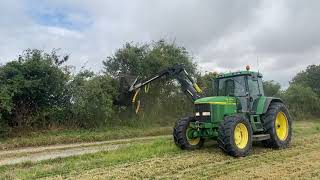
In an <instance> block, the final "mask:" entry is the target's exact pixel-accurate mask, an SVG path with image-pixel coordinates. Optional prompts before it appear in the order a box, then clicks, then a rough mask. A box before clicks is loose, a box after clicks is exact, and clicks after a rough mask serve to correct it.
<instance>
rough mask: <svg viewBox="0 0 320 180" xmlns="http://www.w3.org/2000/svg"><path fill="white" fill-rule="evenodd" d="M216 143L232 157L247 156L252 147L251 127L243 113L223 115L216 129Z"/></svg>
mask: <svg viewBox="0 0 320 180" xmlns="http://www.w3.org/2000/svg"><path fill="white" fill-rule="evenodd" d="M218 145H219V147H220V148H221V149H222V150H223V151H224V152H226V153H227V154H229V155H231V156H234V157H243V156H247V155H248V154H249V153H250V152H251V149H252V128H251V125H250V123H249V120H248V119H247V118H246V117H245V116H243V115H234V116H227V117H225V119H224V121H223V122H221V124H220V127H219V130H218Z"/></svg>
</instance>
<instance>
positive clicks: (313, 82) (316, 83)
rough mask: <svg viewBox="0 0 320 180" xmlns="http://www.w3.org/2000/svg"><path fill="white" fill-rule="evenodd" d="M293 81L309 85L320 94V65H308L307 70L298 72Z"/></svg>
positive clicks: (293, 82)
mask: <svg viewBox="0 0 320 180" xmlns="http://www.w3.org/2000/svg"><path fill="white" fill-rule="evenodd" d="M291 83H292V84H301V85H303V86H308V87H310V88H311V89H312V91H314V92H315V93H317V94H318V96H320V65H310V66H308V67H307V69H306V70H304V71H301V72H300V73H298V74H297V75H296V76H295V77H294V78H293V80H292V82H291Z"/></svg>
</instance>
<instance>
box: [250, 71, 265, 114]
mask: <svg viewBox="0 0 320 180" xmlns="http://www.w3.org/2000/svg"><path fill="white" fill-rule="evenodd" d="M259 81H261V78H258V77H256V76H248V89H249V111H250V112H253V111H255V108H254V107H255V106H256V105H255V104H256V103H258V100H259V98H260V97H261V96H262V95H263V92H262V89H263V88H262V87H260V86H262V81H261V82H259Z"/></svg>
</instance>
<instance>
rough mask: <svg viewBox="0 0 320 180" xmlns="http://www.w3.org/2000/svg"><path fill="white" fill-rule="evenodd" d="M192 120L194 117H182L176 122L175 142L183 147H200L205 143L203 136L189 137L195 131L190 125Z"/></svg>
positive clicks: (174, 130)
mask: <svg viewBox="0 0 320 180" xmlns="http://www.w3.org/2000/svg"><path fill="white" fill-rule="evenodd" d="M192 120H193V118H192V117H186V118H182V119H180V120H178V121H177V122H176V125H175V127H174V129H173V139H174V142H175V144H176V145H177V146H178V147H180V148H181V149H199V148H201V147H202V146H203V144H204V139H203V138H200V137H197V138H189V134H190V133H192V132H193V131H194V130H193V129H192V128H191V127H190V122H192Z"/></svg>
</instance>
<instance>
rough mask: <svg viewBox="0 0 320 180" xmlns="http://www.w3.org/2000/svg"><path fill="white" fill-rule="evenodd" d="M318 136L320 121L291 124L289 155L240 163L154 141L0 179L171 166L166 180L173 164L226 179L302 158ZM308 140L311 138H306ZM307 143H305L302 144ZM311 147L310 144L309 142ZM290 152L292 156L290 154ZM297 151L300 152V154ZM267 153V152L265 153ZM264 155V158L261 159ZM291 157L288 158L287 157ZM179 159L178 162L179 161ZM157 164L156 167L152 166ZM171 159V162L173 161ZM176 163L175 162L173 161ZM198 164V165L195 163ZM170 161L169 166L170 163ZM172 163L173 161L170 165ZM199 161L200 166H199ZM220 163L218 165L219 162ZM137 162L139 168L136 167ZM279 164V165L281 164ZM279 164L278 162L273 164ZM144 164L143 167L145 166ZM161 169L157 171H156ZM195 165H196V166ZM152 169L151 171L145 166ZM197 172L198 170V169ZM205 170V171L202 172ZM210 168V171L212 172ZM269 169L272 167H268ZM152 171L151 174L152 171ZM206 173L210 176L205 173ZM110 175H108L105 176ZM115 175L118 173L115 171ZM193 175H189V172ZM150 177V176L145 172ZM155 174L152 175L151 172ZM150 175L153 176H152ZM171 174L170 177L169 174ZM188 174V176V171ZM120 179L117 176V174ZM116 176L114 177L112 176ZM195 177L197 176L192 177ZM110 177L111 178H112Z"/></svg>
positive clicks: (5, 172) (34, 166)
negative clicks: (236, 173) (248, 169)
mask: <svg viewBox="0 0 320 180" xmlns="http://www.w3.org/2000/svg"><path fill="white" fill-rule="evenodd" d="M318 134H320V121H319V120H314V121H304V122H295V123H294V138H293V139H294V145H293V147H291V148H290V149H289V151H288V152H287V151H273V150H270V149H265V148H262V147H256V148H255V147H254V152H253V154H252V155H251V156H249V157H247V158H243V160H238V159H234V158H231V157H229V156H226V155H224V154H223V153H221V151H220V150H218V149H217V148H216V147H215V148H216V149H212V148H214V147H211V146H210V147H207V148H205V149H204V150H201V151H193V152H189V151H181V150H180V149H178V148H177V147H176V146H175V145H174V143H173V142H172V140H171V139H157V140H152V141H151V142H149V143H136V144H132V145H130V146H127V147H123V148H120V149H119V150H116V151H111V152H100V153H96V154H91V155H82V156H77V157H70V158H64V159H56V160H49V161H43V162H39V163H24V164H20V165H13V166H3V167H0V177H1V178H3V179H34V178H50V177H51V178H54V179H56V178H61V179H63V178H66V177H75V176H77V175H79V174H82V173H84V172H86V174H88V176H87V177H90V174H91V173H93V172H95V173H97V172H98V173H99V172H104V174H102V175H101V176H100V175H98V177H101V178H103V177H105V175H106V174H112V173H111V171H115V170H117V169H118V168H119V166H121V168H123V170H124V171H125V170H129V169H130V170H131V171H133V172H134V171H136V170H138V169H136V168H140V171H143V172H145V171H146V170H144V169H146V168H148V170H147V171H153V170H154V171H157V173H160V174H161V175H162V174H166V172H167V170H168V171H169V169H166V168H169V166H167V165H170V166H171V169H170V171H172V172H171V175H170V174H169V175H168V177H172V175H173V174H174V172H175V171H177V169H175V168H177V163H182V164H181V166H178V167H179V168H180V169H178V170H179V172H180V175H181V171H182V172H183V170H184V169H186V168H191V169H192V168H193V169H194V170H195V171H197V172H201V173H202V174H204V175H210V176H211V175H212V173H213V174H216V175H219V176H220V175H223V174H225V175H227V174H228V173H229V171H230V170H232V169H234V168H236V169H235V170H232V171H236V170H238V169H237V168H242V167H243V166H242V164H246V163H247V164H246V166H248V167H255V166H257V165H259V164H261V163H264V164H268V163H271V164H273V162H276V161H281V162H282V161H283V162H285V158H286V155H288V158H292V157H294V156H296V155H301V154H304V152H302V151H304V150H306V151H307V150H308V149H303V146H304V144H303V143H305V140H307V141H309V143H311V141H312V142H313V141H314V140H313V139H312V137H313V136H314V135H317V136H318ZM308 137H311V139H310V138H308ZM306 143H308V142H306ZM313 143H314V142H313ZM312 146H314V147H309V149H310V148H311V149H312V148H313V149H314V148H318V146H319V145H318V144H316V145H312ZM290 151H292V152H290ZM300 151H301V152H300ZM268 152H271V154H270V153H268ZM264 153H267V154H266V155H263V154H264ZM290 153H291V154H290ZM179 158H181V160H180V159H179ZM148 159H153V160H152V161H151V162H148V161H147V163H146V161H145V160H148ZM154 159H156V161H157V160H158V161H159V163H160V164H159V163H157V162H154V161H155V160H154ZM174 159H175V160H174ZM177 159H178V160H177ZM197 159H198V160H199V161H198V160H197ZM171 160H172V162H171ZM173 160H174V161H173ZM200 161H201V162H200ZM220 161H221V163H220V164H219V162H220ZM134 162H137V164H136V165H134V166H133V167H130V168H128V169H127V168H126V167H129V166H132V164H133V163H134ZM139 162H141V163H142V164H143V165H139ZM212 162H218V163H217V165H212V166H206V163H212ZM281 162H280V163H281ZM277 163H279V162H277ZM146 164H147V165H146ZM157 164H159V166H161V167H162V166H163V167H162V168H160V169H159V167H157ZM197 164H198V165H197ZM149 165H150V166H155V168H158V169H154V168H152V167H148V166H149ZM135 166H137V167H135ZM215 166H219V168H218V169H219V171H216V170H217V169H216V168H217V167H215ZM181 168H182V169H181ZM199 168H200V169H199ZM206 168H207V169H206ZM212 168H214V169H212ZM271 168H272V167H271ZM152 169H153V170H152ZM207 170H208V171H210V172H211V173H209V172H207ZM109 171H110V173H109ZM116 172H118V171H116ZM192 172H193V171H192ZM149 173H150V174H152V172H149ZM155 173H156V172H155ZM155 173H154V174H155ZM172 173H173V174H172ZM188 173H189V174H190V173H191V172H189V171H188ZM119 175H120V174H119ZM116 176H117V174H116ZM194 176H195V177H197V174H194ZM112 177H114V176H112ZM123 177H124V176H123ZM136 177H148V176H147V175H146V174H141V175H139V174H136Z"/></svg>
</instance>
